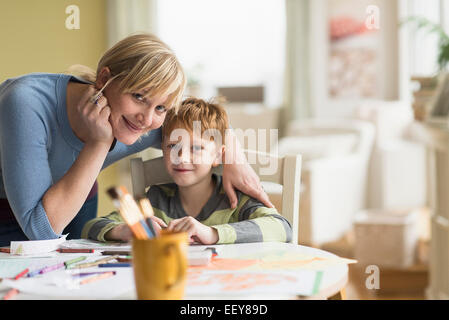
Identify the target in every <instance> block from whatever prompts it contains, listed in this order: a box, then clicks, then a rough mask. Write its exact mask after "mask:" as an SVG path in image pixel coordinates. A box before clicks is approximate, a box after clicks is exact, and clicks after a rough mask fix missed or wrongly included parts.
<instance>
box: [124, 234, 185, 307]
mask: <svg viewBox="0 0 449 320" xmlns="http://www.w3.org/2000/svg"><path fill="white" fill-rule="evenodd" d="M187 248H188V235H187V233H185V232H179V233H170V232H164V230H162V232H161V234H160V235H159V236H158V237H155V238H152V239H148V240H138V239H133V240H132V253H133V258H132V259H133V260H132V265H133V269H134V281H135V284H136V290H137V298H138V299H139V300H180V299H182V298H183V297H184V288H185V284H186V276H187V265H188V264H187Z"/></svg>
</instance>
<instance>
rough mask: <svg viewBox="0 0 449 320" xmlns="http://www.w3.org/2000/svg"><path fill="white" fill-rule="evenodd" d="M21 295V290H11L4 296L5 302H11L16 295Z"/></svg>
mask: <svg viewBox="0 0 449 320" xmlns="http://www.w3.org/2000/svg"><path fill="white" fill-rule="evenodd" d="M18 293H19V290H17V289H15V288H13V289H11V290H9V291H8V292H7V293H6V294H5V295H4V296H3V300H9V299H11V298H12V297H14V296H15V295H17V294H18Z"/></svg>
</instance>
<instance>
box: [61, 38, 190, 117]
mask: <svg viewBox="0 0 449 320" xmlns="http://www.w3.org/2000/svg"><path fill="white" fill-rule="evenodd" d="M104 67H108V68H109V70H110V71H111V75H112V76H113V77H116V78H117V80H114V81H119V84H118V87H119V90H120V92H121V93H130V92H138V91H142V90H143V89H146V90H148V91H146V92H145V96H165V95H167V96H168V98H167V101H166V105H167V107H168V108H170V107H172V106H174V107H175V109H177V108H178V106H179V104H180V102H181V99H182V94H183V92H184V89H185V86H186V77H185V74H184V70H183V68H182V66H181V64H180V63H179V61H178V59H177V58H176V56H175V54H174V53H173V51H172V50H171V49H170V48H169V47H168V46H167V45H166V44H165V43H164V42H162V41H161V40H160V39H159V38H158V37H156V36H154V35H152V34H148V33H140V34H135V35H131V36H129V37H126V38H124V39H123V40H121V41H119V42H118V43H116V44H115V45H114V46H113V47H112V48H110V49H109V50H107V51H106V52H105V53H104V55H103V57H102V58H101V59H100V61H99V62H98V66H97V71H96V72H94V71H93V70H92V69H90V68H88V67H85V66H82V65H74V66H71V67H70V68H69V70H68V72H69V73H71V74H75V75H78V76H80V77H81V78H84V79H85V80H87V81H91V82H95V80H96V75H97V74H98V73H99V72H100V71H101V70H102V69H103V68H104Z"/></svg>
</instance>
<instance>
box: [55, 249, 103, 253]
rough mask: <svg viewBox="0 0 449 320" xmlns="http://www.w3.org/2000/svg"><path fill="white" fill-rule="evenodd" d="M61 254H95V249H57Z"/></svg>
mask: <svg viewBox="0 0 449 320" xmlns="http://www.w3.org/2000/svg"><path fill="white" fill-rule="evenodd" d="M56 251H58V252H60V253H94V251H95V250H94V249H57V250H56Z"/></svg>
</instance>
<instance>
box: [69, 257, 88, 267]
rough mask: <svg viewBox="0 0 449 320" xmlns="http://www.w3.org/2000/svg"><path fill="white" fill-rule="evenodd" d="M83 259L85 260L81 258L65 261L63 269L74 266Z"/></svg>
mask: <svg viewBox="0 0 449 320" xmlns="http://www.w3.org/2000/svg"><path fill="white" fill-rule="evenodd" d="M85 259H86V257H85V256H82V257H77V258H74V259H71V260H67V261H65V262H64V265H65V268H66V269H69V268H70V267H71V266H72V265H73V264H75V263H77V262H80V261H83V260H85Z"/></svg>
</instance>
